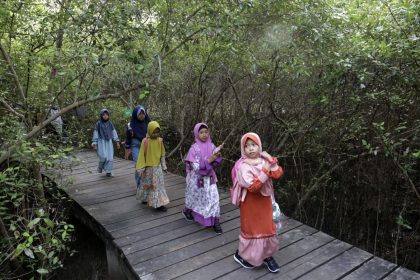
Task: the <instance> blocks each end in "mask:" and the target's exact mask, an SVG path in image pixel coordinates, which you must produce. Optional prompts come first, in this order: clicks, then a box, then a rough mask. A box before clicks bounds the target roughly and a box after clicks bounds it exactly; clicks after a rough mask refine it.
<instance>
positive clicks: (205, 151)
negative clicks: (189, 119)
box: [185, 123, 214, 163]
mask: <svg viewBox="0 0 420 280" xmlns="http://www.w3.org/2000/svg"><path fill="white" fill-rule="evenodd" d="M203 127H205V128H207V129H209V127H208V125H207V124H205V123H198V124H196V125H195V126H194V138H195V143H194V144H193V147H191V148H192V149H190V150H189V151H188V154H187V156H186V157H185V160H186V161H189V162H197V158H196V157H197V154H196V152H197V150H198V151H199V153H200V159H199V160H204V161H207V159H208V158H209V157H210V156H211V155H212V154H213V149H214V144H213V142H212V140H211V137H210V133H209V137H208V138H207V140H206V142H203V141H201V140H200V138H199V137H198V135H199V131H200V128H203ZM198 163H200V161H199V162H198Z"/></svg>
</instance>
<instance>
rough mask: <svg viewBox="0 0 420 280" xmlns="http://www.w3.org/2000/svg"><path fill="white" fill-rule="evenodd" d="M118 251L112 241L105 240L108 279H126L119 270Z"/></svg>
mask: <svg viewBox="0 0 420 280" xmlns="http://www.w3.org/2000/svg"><path fill="white" fill-rule="evenodd" d="M118 255H119V253H118V250H117V249H116V248H115V246H114V245H113V244H112V241H110V240H108V239H107V240H106V260H107V264H108V276H109V279H121V280H122V279H127V278H126V277H125V275H124V273H123V272H122V270H121V267H120V262H119V256H118Z"/></svg>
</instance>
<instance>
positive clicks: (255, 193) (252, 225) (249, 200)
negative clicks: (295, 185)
mask: <svg viewBox="0 0 420 280" xmlns="http://www.w3.org/2000/svg"><path fill="white" fill-rule="evenodd" d="M241 153H242V157H241V160H240V163H239V166H237V172H236V180H235V181H236V182H235V183H237V186H238V190H237V192H239V193H238V194H237V195H236V198H237V199H238V204H239V208H240V213H241V218H240V219H241V231H240V235H239V249H238V251H236V253H235V255H234V256H233V257H234V259H235V261H236V262H238V263H239V264H240V265H242V266H243V267H245V268H254V267H257V266H260V265H262V264H265V265H266V266H267V268H268V270H269V271H270V272H278V271H279V270H280V267H279V265H278V264H277V262H276V261H275V259H274V258H273V255H274V254H275V253H276V252H277V251H278V249H279V239H278V236H277V233H276V226H275V224H274V222H273V210H272V199H273V198H274V192H273V183H272V180H273V179H279V178H280V177H281V176H282V175H283V169H282V168H281V167H280V166H279V165H277V158H275V157H272V156H270V155H269V154H268V153H267V152H263V151H262V145H261V140H260V137H259V136H258V135H257V134H255V133H252V132H249V133H246V134H245V135H244V136H242V139H241Z"/></svg>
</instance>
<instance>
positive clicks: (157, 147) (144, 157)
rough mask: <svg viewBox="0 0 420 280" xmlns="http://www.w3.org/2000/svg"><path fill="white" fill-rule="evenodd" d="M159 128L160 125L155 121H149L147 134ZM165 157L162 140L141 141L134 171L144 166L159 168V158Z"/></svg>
mask: <svg viewBox="0 0 420 280" xmlns="http://www.w3.org/2000/svg"><path fill="white" fill-rule="evenodd" d="M156 128H159V129H160V125H159V123H158V122H157V121H151V122H149V124H148V125H147V133H148V134H149V135H152V134H153V131H154V130H155V129H156ZM146 142H147V144H146V145H147V150H146V153H145V149H144V148H145V143H146ZM163 156H165V146H164V145H163V141H162V138H160V137H158V138H155V139H153V138H150V137H147V138H145V139H143V141H142V143H141V147H140V152H139V157H138V159H137V164H136V169H137V170H140V169H142V168H144V167H146V166H159V165H160V158H161V157H163Z"/></svg>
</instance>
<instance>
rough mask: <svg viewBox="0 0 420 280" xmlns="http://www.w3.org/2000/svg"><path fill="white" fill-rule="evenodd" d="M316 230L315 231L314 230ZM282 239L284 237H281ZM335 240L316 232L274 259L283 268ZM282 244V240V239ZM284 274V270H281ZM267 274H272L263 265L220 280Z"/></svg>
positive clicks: (248, 277) (251, 277)
mask: <svg viewBox="0 0 420 280" xmlns="http://www.w3.org/2000/svg"><path fill="white" fill-rule="evenodd" d="M314 230H315V229H314ZM280 238H282V236H281V235H280ZM332 240H334V238H333V237H331V236H329V235H327V234H325V233H323V232H319V231H318V232H315V233H314V234H313V235H308V236H305V237H304V238H303V239H301V240H299V241H298V242H296V243H293V244H291V245H290V246H287V247H283V248H282V249H280V250H279V251H278V252H277V253H276V254H275V255H274V256H273V257H274V258H275V259H276V261H277V263H278V264H279V266H280V267H283V266H284V265H286V264H287V263H290V262H293V261H294V260H296V259H299V258H301V257H302V256H304V255H305V254H307V253H309V252H311V251H313V250H316V249H318V248H319V247H322V246H323V245H325V244H326V243H328V242H331V241H332ZM280 242H282V239H280ZM281 271H282V272H283V269H281ZM266 274H271V273H270V272H269V271H268V269H267V268H266V267H265V265H262V266H261V267H259V268H256V269H252V270H251V271H250V270H248V269H243V268H241V269H238V270H235V271H234V272H232V273H229V274H226V275H224V276H223V277H221V278H220V279H225V280H227V279H241V280H245V279H257V278H260V277H262V276H264V275H266Z"/></svg>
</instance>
